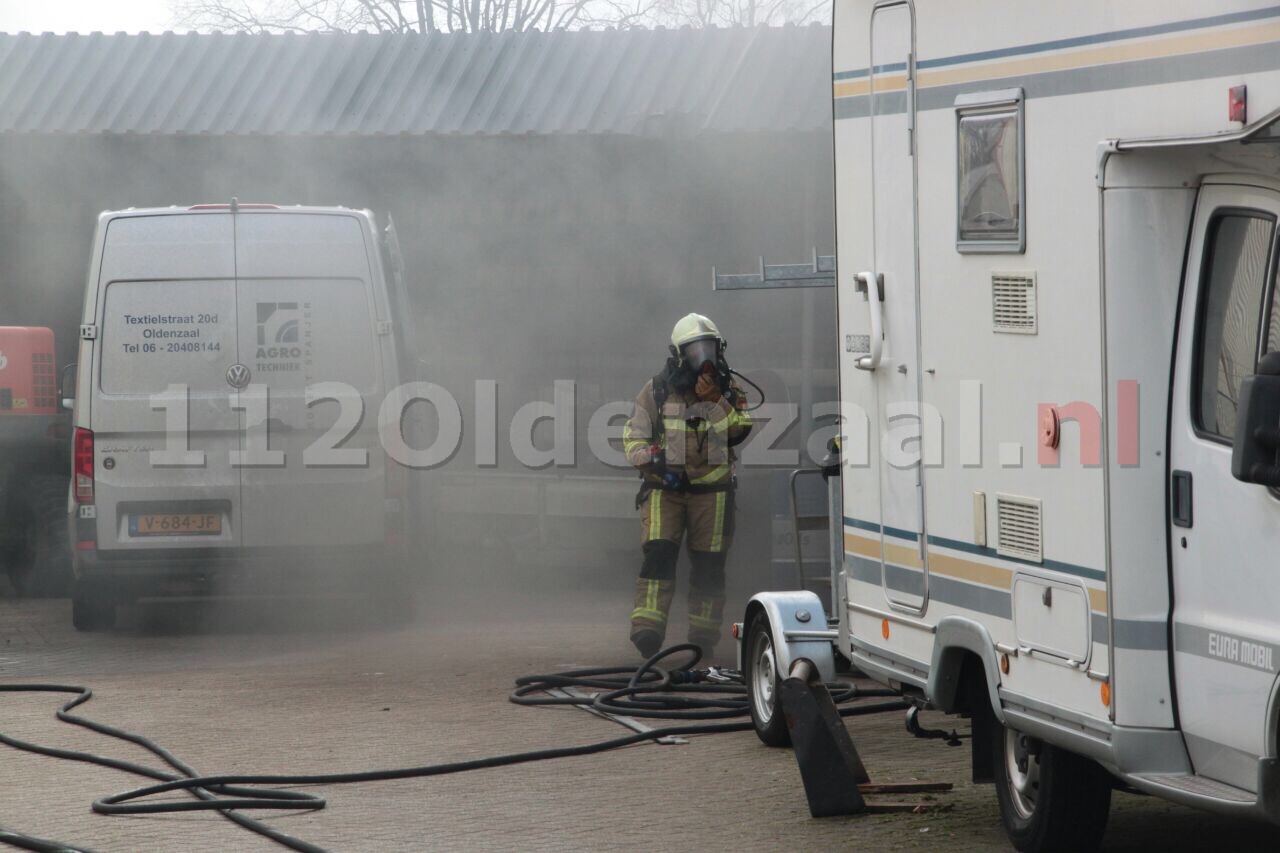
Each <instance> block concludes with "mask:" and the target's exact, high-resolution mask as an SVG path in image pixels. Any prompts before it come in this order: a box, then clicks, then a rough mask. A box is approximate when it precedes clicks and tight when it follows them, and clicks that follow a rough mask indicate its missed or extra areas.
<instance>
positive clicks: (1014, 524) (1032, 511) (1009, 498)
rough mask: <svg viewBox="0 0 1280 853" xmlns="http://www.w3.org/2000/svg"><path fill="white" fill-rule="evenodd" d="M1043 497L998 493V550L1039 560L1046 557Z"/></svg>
mask: <svg viewBox="0 0 1280 853" xmlns="http://www.w3.org/2000/svg"><path fill="white" fill-rule="evenodd" d="M1040 522H1041V519H1040V499H1039V498H1020V497H1015V496H1014V495H1001V494H997V495H996V530H997V534H996V535H997V539H996V553H997V554H999V555H1000V556H1002V557H1014V558H1016V559H1019V560H1030V561H1031V562H1033V563H1039V562H1041V561H1043V560H1044V542H1043V539H1042V533H1043V529H1042V527H1041V523H1040Z"/></svg>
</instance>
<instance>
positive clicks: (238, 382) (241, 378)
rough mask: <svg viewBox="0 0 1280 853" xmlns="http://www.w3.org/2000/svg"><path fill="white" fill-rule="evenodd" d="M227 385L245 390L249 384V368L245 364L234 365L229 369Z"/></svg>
mask: <svg viewBox="0 0 1280 853" xmlns="http://www.w3.org/2000/svg"><path fill="white" fill-rule="evenodd" d="M227 384H228V385H230V386H231V387H232V388H237V389H239V388H244V387H245V386H246V385H248V384H249V368H247V367H245V366H244V365H243V364H233V365H231V366H230V367H228V368H227Z"/></svg>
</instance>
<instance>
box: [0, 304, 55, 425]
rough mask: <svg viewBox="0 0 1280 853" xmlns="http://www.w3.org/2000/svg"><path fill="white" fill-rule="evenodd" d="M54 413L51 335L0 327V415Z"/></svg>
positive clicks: (53, 369) (30, 330) (53, 361)
mask: <svg viewBox="0 0 1280 853" xmlns="http://www.w3.org/2000/svg"><path fill="white" fill-rule="evenodd" d="M57 411H58V373H57V368H56V362H55V356H54V348H53V331H52V330H51V329H41V328H33V327H27V326H0V412H3V413H4V414H5V415H10V414H14V415H45V416H48V415H55V414H57Z"/></svg>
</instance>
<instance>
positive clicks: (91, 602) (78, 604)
mask: <svg viewBox="0 0 1280 853" xmlns="http://www.w3.org/2000/svg"><path fill="white" fill-rule="evenodd" d="M71 624H72V625H73V626H74V627H75V629H76V630H77V631H109V630H111V629H112V628H114V627H115V624H116V602H115V599H114V598H113V597H112V596H111V591H110V590H109V589H107V588H106V587H105V586H103V585H102V584H94V583H87V582H85V581H83V580H76V581H74V582H73V584H72V587H71Z"/></svg>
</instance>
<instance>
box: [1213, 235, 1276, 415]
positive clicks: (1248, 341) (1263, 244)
mask: <svg viewBox="0 0 1280 853" xmlns="http://www.w3.org/2000/svg"><path fill="white" fill-rule="evenodd" d="M1274 230H1275V223H1274V221H1273V220H1272V219H1270V218H1266V217H1263V216H1261V215H1253V214H1250V213H1245V212H1240V213H1234V212H1233V213H1230V214H1226V215H1222V216H1218V217H1217V218H1215V219H1214V220H1213V221H1212V222H1211V223H1210V227H1209V233H1208V238H1207V242H1206V244H1205V259H1206V260H1205V264H1204V267H1203V269H1204V278H1203V284H1202V288H1201V296H1200V334H1199V350H1198V359H1197V361H1198V367H1197V374H1198V375H1197V381H1196V386H1195V400H1194V406H1195V410H1196V411H1195V414H1196V426H1197V427H1198V428H1199V429H1200V430H1201V431H1203V432H1205V433H1209V434H1210V435H1213V436H1216V437H1217V438H1219V439H1221V440H1224V441H1230V440H1231V437H1232V436H1233V435H1234V434H1235V427H1236V409H1237V406H1238V394H1239V391H1240V381H1241V380H1242V379H1244V378H1245V377H1246V376H1248V375H1249V374H1251V373H1253V371H1254V368H1255V367H1256V365H1257V359H1258V330H1259V326H1260V325H1261V317H1262V295H1263V292H1264V290H1265V289H1266V279H1267V270H1268V261H1269V258H1270V253H1271V243H1272V235H1273V233H1274Z"/></svg>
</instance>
